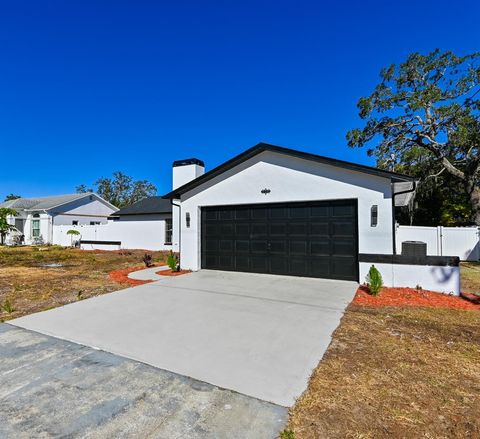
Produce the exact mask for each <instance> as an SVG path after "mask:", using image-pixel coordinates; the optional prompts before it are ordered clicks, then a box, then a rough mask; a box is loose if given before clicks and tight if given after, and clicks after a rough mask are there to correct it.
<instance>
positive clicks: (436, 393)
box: [289, 305, 480, 439]
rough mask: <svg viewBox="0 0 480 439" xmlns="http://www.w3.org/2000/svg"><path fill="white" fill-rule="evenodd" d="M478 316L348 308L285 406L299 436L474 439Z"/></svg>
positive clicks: (478, 402) (477, 432) (479, 412)
mask: <svg viewBox="0 0 480 439" xmlns="http://www.w3.org/2000/svg"><path fill="white" fill-rule="evenodd" d="M479 328H480V312H478V311H458V310H448V309H434V308H408V309H403V308H390V309H388V308H377V309H372V308H368V307H363V306H358V305H351V306H350V307H349V309H348V311H347V312H346V314H345V316H344V318H343V320H342V323H341V325H340V327H339V328H338V329H337V331H336V332H335V334H334V339H333V342H332V344H331V345H330V347H329V349H328V351H327V353H326V355H325V357H324V360H323V361H322V362H321V363H320V364H319V365H318V367H317V369H316V370H315V371H314V373H313V375H312V377H311V379H310V383H309V387H308V390H307V391H306V392H305V393H304V395H303V396H302V397H301V398H300V399H299V400H298V401H297V403H296V405H295V406H294V407H293V408H292V409H291V415H290V421H289V428H290V429H292V430H293V431H294V432H295V438H296V439H302V438H387V437H388V438H392V437H393V438H417V437H422V438H478V437H480V366H479V365H480V332H479Z"/></svg>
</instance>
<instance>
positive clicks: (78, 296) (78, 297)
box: [77, 290, 83, 300]
mask: <svg viewBox="0 0 480 439" xmlns="http://www.w3.org/2000/svg"><path fill="white" fill-rule="evenodd" d="M82 299H83V290H79V291H78V293H77V300H82Z"/></svg>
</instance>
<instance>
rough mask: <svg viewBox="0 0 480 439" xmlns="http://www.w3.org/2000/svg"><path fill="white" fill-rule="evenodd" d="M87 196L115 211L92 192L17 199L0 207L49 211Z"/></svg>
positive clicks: (109, 204) (111, 205)
mask: <svg viewBox="0 0 480 439" xmlns="http://www.w3.org/2000/svg"><path fill="white" fill-rule="evenodd" d="M89 196H94V197H96V198H97V199H99V200H101V201H102V202H104V203H105V204H107V205H108V206H110V207H111V208H112V209H114V210H116V209H117V208H116V207H115V206H114V205H113V204H111V203H109V202H108V201H106V200H104V199H103V198H102V197H100V196H98V195H97V194H95V193H93V192H85V193H82V194H65V195H53V196H50V197H36V198H17V199H15V200H9V201H5V202H3V203H1V204H0V207H9V208H11V209H19V210H49V209H53V208H54V207H59V206H63V205H64V204H68V203H71V202H72V201H76V200H80V199H82V198H85V197H89Z"/></svg>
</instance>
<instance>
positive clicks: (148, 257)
mask: <svg viewBox="0 0 480 439" xmlns="http://www.w3.org/2000/svg"><path fill="white" fill-rule="evenodd" d="M143 263H144V264H145V267H147V268H148V267H153V257H152V255H150V254H148V253H145V255H144V256H143Z"/></svg>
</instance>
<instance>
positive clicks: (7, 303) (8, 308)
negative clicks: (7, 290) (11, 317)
mask: <svg viewBox="0 0 480 439" xmlns="http://www.w3.org/2000/svg"><path fill="white" fill-rule="evenodd" d="M2 308H3V310H4V311H5V312H6V313H8V314H11V313H12V312H13V311H15V309H14V308H13V305H12V304H11V303H10V300H8V299H6V300H5V302H3V305H2Z"/></svg>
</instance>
